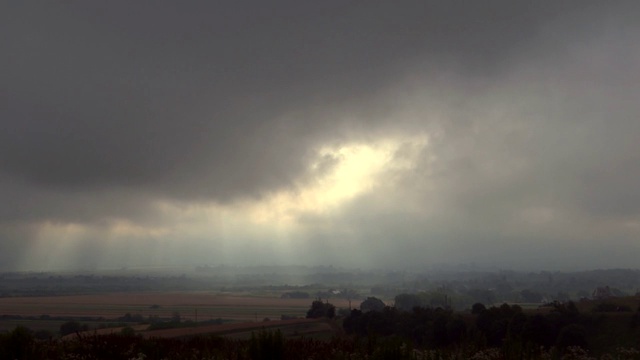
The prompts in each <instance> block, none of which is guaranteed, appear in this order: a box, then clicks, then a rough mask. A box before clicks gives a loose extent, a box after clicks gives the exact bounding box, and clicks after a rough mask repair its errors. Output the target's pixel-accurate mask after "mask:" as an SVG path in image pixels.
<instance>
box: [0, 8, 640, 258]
mask: <svg viewBox="0 0 640 360" xmlns="http://www.w3.org/2000/svg"><path fill="white" fill-rule="evenodd" d="M0 10H1V11H0V13H2V14H3V15H1V16H2V19H1V20H2V21H0V33H1V34H3V35H2V36H1V37H0V45H1V46H2V48H3V49H4V50H3V52H4V53H5V55H3V57H2V58H1V59H0V65H1V68H2V69H3V70H2V71H1V79H2V81H1V83H2V84H3V85H2V88H3V89H2V96H1V97H0V119H2V131H0V144H2V145H1V146H2V149H1V151H0V198H1V199H2V203H1V204H0V268H4V269H29V268H74V267H87V266H97V267H119V266H136V265H172V264H198V263H240V264H242V263H255V262H256V261H260V262H265V263H287V264H290V263H300V262H310V263H331V264H337V265H354V266H373V265H384V266H391V267H397V266H428V265H430V264H435V263H457V262H477V263H486V264H498V265H499V266H510V267H547V268H567V267H614V266H615V267H617V266H623V267H624V266H636V265H634V264H635V262H634V261H635V259H636V258H637V256H638V255H640V242H639V241H638V239H639V235H640V190H639V189H640V188H638V186H637V185H636V182H637V180H636V179H638V178H640V155H639V154H640V145H638V144H640V121H639V120H638V114H640V111H639V110H640V105H638V101H637V99H638V96H639V95H640V85H639V84H640V73H639V72H638V71H637V69H638V68H639V65H640V46H639V45H637V36H638V34H639V33H640V32H639V30H640V26H639V25H637V21H636V19H637V15H640V6H639V5H637V3H636V2H634V1H615V2H610V3H608V4H606V5H605V4H603V3H601V2H585V1H575V2H572V1H566V2H561V3H554V2H548V3H544V4H543V3H540V2H536V3H530V2H524V1H488V2H482V3H477V4H476V3H469V2H464V1H441V2H438V1H436V2H415V3H413V2H412V3H407V4H403V5H402V6H400V5H398V4H390V3H386V2H367V3H349V4H345V3H344V2H338V1H336V2H332V1H328V2H322V3H321V4H309V3H304V2H299V1H283V2H277V3H271V4H267V3H265V2H258V1H253V2H252V1H247V2H216V3H215V4H212V3H208V2H190V3H189V4H183V3H181V4H174V3H171V2H159V3H158V2H153V3H152V2H136V3H135V4H133V3H130V2H110V3H109V4H96V3H69V4H63V5H60V4H38V5H34V4H24V3H15V4H4V5H2V9H0Z"/></svg>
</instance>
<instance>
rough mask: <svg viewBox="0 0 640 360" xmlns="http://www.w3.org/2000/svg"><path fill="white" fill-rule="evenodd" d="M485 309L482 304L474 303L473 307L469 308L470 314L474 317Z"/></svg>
mask: <svg viewBox="0 0 640 360" xmlns="http://www.w3.org/2000/svg"><path fill="white" fill-rule="evenodd" d="M486 309H487V308H486V307H485V306H484V304H482V303H475V304H473V306H471V313H472V314H474V315H478V314H480V313H481V312H483V311H484V310H486Z"/></svg>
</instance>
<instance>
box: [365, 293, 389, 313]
mask: <svg viewBox="0 0 640 360" xmlns="http://www.w3.org/2000/svg"><path fill="white" fill-rule="evenodd" d="M385 306H386V305H385V304H384V302H382V300H380V299H378V298H376V297H368V298H367V299H366V300H365V301H363V302H362V303H361V304H360V310H361V311H362V312H369V311H382V310H383V309H384V307H385Z"/></svg>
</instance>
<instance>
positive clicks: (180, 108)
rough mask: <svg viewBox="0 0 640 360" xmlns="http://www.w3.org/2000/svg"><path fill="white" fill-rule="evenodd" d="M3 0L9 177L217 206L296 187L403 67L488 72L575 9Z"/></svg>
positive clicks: (6, 164)
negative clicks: (320, 149) (342, 121)
mask: <svg viewBox="0 0 640 360" xmlns="http://www.w3.org/2000/svg"><path fill="white" fill-rule="evenodd" d="M5 7H6V9H5V10H4V11H3V13H4V14H5V15H4V17H5V19H4V21H3V31H2V33H3V34H4V35H3V41H2V47H3V49H5V54H6V56H5V57H4V58H3V65H2V68H3V69H4V70H3V84H4V85H3V86H4V88H5V91H4V92H3V93H4V94H3V105H2V114H1V115H2V119H3V123H4V129H5V131H3V132H2V134H3V135H2V139H1V141H2V143H3V152H2V154H3V155H2V158H1V161H2V169H3V172H4V173H5V174H7V175H9V176H15V177H16V178H17V180H16V181H26V182H30V183H33V184H34V185H35V186H44V187H59V188H61V189H67V190H68V189H97V188H98V189H99V188H104V187H144V188H147V189H148V188H150V189H154V190H157V191H159V192H162V193H167V194H171V195H175V196H189V197H201V196H202V197H209V198H213V199H225V198H230V197H234V196H237V195H246V194H255V193H257V192H259V191H261V190H264V189H269V188H272V187H278V186H283V185H286V184H287V183H288V182H289V181H291V179H292V177H295V176H296V174H297V173H298V172H299V171H300V167H301V166H302V165H303V160H304V154H306V153H307V150H306V149H307V148H308V147H309V146H310V145H313V144H314V141H320V140H322V138H326V137H329V136H331V135H332V132H333V131H334V130H335V128H336V121H339V119H331V118H329V117H323V116H322V113H328V114H336V113H338V114H339V113H340V111H341V110H342V111H350V108H352V107H356V108H357V107H358V106H370V105H372V104H370V103H368V102H367V100H366V99H367V98H368V97H371V96H373V95H375V89H378V88H381V87H384V86H385V85H387V84H388V83H389V82H391V81H393V80H394V77H395V76H399V75H404V74H403V67H404V66H409V65H411V66H412V67H414V66H415V64H416V63H417V64H420V65H421V66H422V65H423V66H424V67H425V68H427V69H429V66H433V65H435V64H438V63H444V62H453V66H455V67H456V68H458V69H460V71H463V72H465V73H469V74H470V75H479V76H480V75H483V74H487V73H489V74H490V73H491V72H494V71H498V70H500V69H501V68H502V67H504V66H505V64H508V59H509V55H510V52H512V51H514V49H517V48H518V47H519V46H522V44H523V43H526V41H527V40H528V39H529V38H530V37H531V36H532V35H534V34H535V32H536V29H537V26H538V25H539V24H540V23H541V22H542V21H545V20H547V18H548V17H553V16H556V17H557V16H562V14H563V11H567V10H572V9H571V7H570V6H568V5H567V4H564V5H547V6H540V5H534V4H529V3H523V2H520V3H517V2H511V1H504V2H489V3H483V4H480V3H471V4H470V3H464V2H431V3H426V2H424V3H423V2H420V3H418V2H416V3H409V4H405V5H404V6H397V5H392V4H390V3H376V4H374V3H351V4H346V5H345V4H344V3H342V2H336V3H330V2H328V3H325V2H323V4H322V5H310V4H303V3H301V2H289V3H278V4H266V3H264V2H255V3H248V2H228V3H216V4H215V5H213V4H208V3H198V2H195V3H189V4H180V5H178V4H174V3H167V2H165V3H155V2H154V3H144V2H138V3H135V4H134V3H128V2H127V3H124V2H123V3H119V4H118V3H109V4H98V3H86V2H83V3H66V4H51V3H49V4H38V5H34V4H10V5H5ZM309 108H310V109H311V110H308V109H309ZM327 108H328V109H331V110H330V111H328V112H327ZM301 109H302V110H301ZM295 110H298V112H297V113H296V115H297V116H296V117H295V118H293V119H283V118H282V117H283V116H284V115H286V114H287V113H288V112H291V111H295Z"/></svg>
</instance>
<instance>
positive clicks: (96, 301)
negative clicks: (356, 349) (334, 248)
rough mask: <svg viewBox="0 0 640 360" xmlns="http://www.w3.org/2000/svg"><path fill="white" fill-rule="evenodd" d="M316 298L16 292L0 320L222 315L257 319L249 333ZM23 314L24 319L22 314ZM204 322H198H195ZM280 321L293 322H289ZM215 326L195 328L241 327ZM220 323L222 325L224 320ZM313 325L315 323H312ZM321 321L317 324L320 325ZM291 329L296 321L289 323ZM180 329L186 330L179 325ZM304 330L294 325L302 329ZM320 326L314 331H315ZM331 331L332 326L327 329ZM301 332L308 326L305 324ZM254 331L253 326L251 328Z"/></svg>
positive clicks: (46, 323) (42, 325) (45, 323)
mask: <svg viewBox="0 0 640 360" xmlns="http://www.w3.org/2000/svg"><path fill="white" fill-rule="evenodd" d="M331 302H332V303H333V304H334V305H336V306H337V307H345V308H346V307H348V302H347V301H346V300H344V299H331ZM310 303H311V299H290V298H289V299H284V298H280V297H275V296H271V297H265V296H247V295H237V294H219V293H210V292H192V293H178V292H153V293H149V292H141V293H112V294H104V295H73V296H52V297H13V298H0V309H1V313H2V315H5V318H3V319H0V331H2V330H11V329H13V328H15V326H18V325H22V326H25V327H28V328H31V329H34V330H48V331H51V332H54V333H56V332H57V330H58V329H59V327H60V325H61V324H62V323H63V322H64V321H63V320H60V319H61V318H75V319H84V320H83V321H82V323H83V324H86V325H88V327H89V328H90V329H97V328H99V327H104V326H108V325H107V324H108V323H112V324H113V323H115V322H116V319H120V318H122V317H123V316H124V315H125V314H135V315H140V316H141V317H143V318H145V319H147V318H150V317H151V318H158V319H171V318H175V317H176V316H179V318H180V319H181V320H182V321H192V322H206V321H211V320H213V319H220V320H222V321H224V322H225V323H231V324H227V325H226V326H229V325H235V326H237V324H238V323H252V325H249V327H248V328H246V326H245V328H238V329H237V330H238V332H246V331H248V330H247V329H249V328H255V327H256V326H255V325H256V322H259V323H260V326H259V328H260V327H262V326H264V325H267V324H269V325H277V324H278V322H276V321H271V322H269V323H267V322H265V321H264V320H280V319H281V317H282V316H283V315H285V316H286V317H289V318H297V317H304V316H305V314H306V311H307V310H308V309H309V306H310ZM17 317H22V318H17ZM193 325H194V326H195V325H198V324H197V323H194V324H193ZM280 325H293V323H291V324H289V323H286V322H285V323H283V324H280ZM209 326H210V327H211V326H214V327H212V328H209V329H201V327H197V328H195V329H194V330H192V332H193V331H195V332H196V333H199V332H216V333H218V332H221V333H229V332H236V331H235V330H234V328H220V327H218V328H215V326H216V325H209ZM218 326H220V325H218ZM307 326H309V325H307ZM317 326H320V325H317V324H316V325H314V327H317ZM289 328H290V329H293V328H291V326H289ZM177 330H180V331H183V332H184V330H181V329H177ZM299 330H300V329H297V328H296V329H294V330H292V332H297V331H299ZM316 330H317V329H312V330H309V331H311V332H314V331H316ZM325 330H326V329H325ZM162 331H165V332H167V331H168V332H167V333H166V334H165V333H162V332H156V335H158V336H173V335H167V334H175V330H174V332H173V333H171V331H169V330H162ZM300 331H306V330H304V329H302V330H300ZM249 333H250V331H249Z"/></svg>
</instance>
